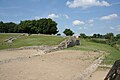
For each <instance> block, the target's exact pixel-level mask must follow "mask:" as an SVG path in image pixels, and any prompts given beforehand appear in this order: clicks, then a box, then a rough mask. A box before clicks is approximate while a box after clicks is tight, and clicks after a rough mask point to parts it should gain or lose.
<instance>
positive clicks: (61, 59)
mask: <svg viewBox="0 0 120 80" xmlns="http://www.w3.org/2000/svg"><path fill="white" fill-rule="evenodd" d="M34 54H38V52H37V50H15V51H0V61H3V60H7V59H11V58H16V57H24V56H30V55H34ZM99 56H100V53H97V52H85V51H75V50H61V51H56V52H52V53H48V54H43V55H40V56H36V57H31V58H26V59H21V60H13V61H11V62H9V63H4V64H0V80H72V79H73V78H74V77H75V75H76V74H79V73H82V71H84V70H85V69H86V68H87V67H88V66H89V65H90V64H91V63H92V62H93V61H94V60H95V59H96V58H98V57H99ZM99 72H100V71H99ZM99 72H95V75H99ZM106 72H107V71H105V72H104V71H103V72H100V74H101V76H104V75H105V74H106ZM103 73H104V74H103ZM101 76H100V75H99V77H101ZM89 80H98V77H96V76H95V77H94V75H93V76H92V77H91V78H90V79H89ZM100 80H103V79H100Z"/></svg>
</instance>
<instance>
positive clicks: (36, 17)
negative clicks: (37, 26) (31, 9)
mask: <svg viewBox="0 0 120 80" xmlns="http://www.w3.org/2000/svg"><path fill="white" fill-rule="evenodd" d="M40 18H42V17H39V16H35V17H34V19H36V20H38V19H40Z"/></svg>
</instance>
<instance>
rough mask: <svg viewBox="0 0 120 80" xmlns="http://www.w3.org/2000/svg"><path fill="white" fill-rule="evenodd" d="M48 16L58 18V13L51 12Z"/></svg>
mask: <svg viewBox="0 0 120 80" xmlns="http://www.w3.org/2000/svg"><path fill="white" fill-rule="evenodd" d="M48 18H52V19H54V18H59V15H57V14H54V13H52V14H49V15H48Z"/></svg>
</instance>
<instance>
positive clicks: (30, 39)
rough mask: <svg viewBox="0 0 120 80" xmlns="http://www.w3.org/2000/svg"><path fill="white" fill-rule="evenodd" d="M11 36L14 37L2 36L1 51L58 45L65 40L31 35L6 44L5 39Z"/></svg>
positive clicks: (0, 38) (0, 36) (0, 40)
mask: <svg viewBox="0 0 120 80" xmlns="http://www.w3.org/2000/svg"><path fill="white" fill-rule="evenodd" d="M11 36H13V35H10V34H7V36H6V35H3V34H1V35H0V49H8V48H19V47H23V46H37V45H57V44H59V43H60V42H61V41H63V40H64V39H65V38H63V37H57V36H42V35H33V36H32V35H31V36H24V37H22V38H19V39H16V40H15V41H14V42H13V43H6V42H4V40H5V39H7V38H9V37H11Z"/></svg>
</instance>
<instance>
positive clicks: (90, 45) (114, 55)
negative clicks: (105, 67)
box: [68, 39, 120, 64]
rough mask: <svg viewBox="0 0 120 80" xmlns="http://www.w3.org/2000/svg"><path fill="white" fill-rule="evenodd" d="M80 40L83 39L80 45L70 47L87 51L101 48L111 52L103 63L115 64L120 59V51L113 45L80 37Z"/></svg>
mask: <svg viewBox="0 0 120 80" xmlns="http://www.w3.org/2000/svg"><path fill="white" fill-rule="evenodd" d="M80 41H81V45H80V46H74V47H71V48H68V49H70V50H71V49H72V50H85V51H93V50H101V51H105V52H107V53H110V54H109V55H107V56H106V57H105V59H104V61H103V63H102V64H113V63H114V61H115V60H117V59H120V51H119V50H117V49H115V48H114V47H111V46H109V45H107V44H101V43H95V42H91V41H89V40H85V39H80Z"/></svg>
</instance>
